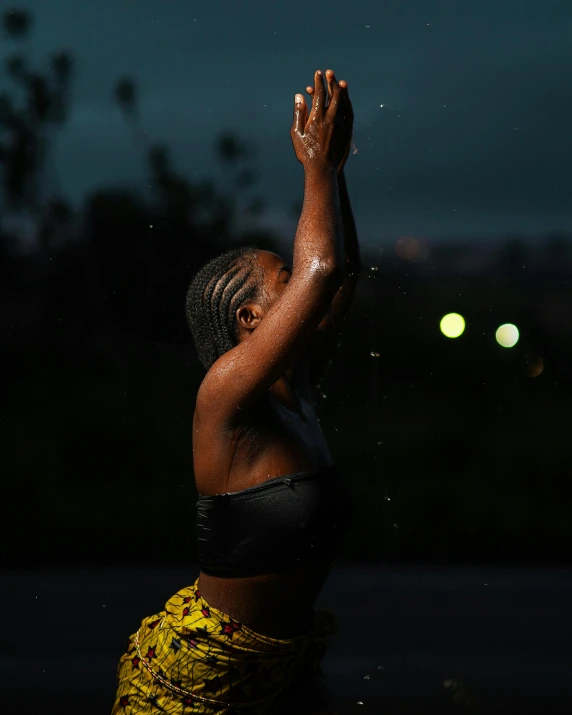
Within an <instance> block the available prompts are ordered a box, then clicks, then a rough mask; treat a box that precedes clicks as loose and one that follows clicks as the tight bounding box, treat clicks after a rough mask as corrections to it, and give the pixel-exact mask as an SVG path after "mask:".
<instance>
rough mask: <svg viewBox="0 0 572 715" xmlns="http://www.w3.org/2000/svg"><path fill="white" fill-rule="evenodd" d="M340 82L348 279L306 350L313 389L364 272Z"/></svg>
mask: <svg viewBox="0 0 572 715" xmlns="http://www.w3.org/2000/svg"><path fill="white" fill-rule="evenodd" d="M333 80H334V73H333V72H332V71H331V70H328V71H327V72H326V83H327V86H328V94H329V96H330V97H331V96H332V82H333ZM339 84H340V87H341V88H342V93H341V99H340V101H341V102H342V107H341V108H340V109H341V111H339V112H338V114H337V115H336V121H337V122H338V123H339V127H338V134H337V136H338V137H339V141H340V143H341V144H342V146H343V149H342V151H343V158H342V161H341V162H340V165H339V167H338V195H339V201H340V210H341V218H342V230H343V234H344V238H343V241H344V252H345V260H344V264H345V279H344V281H343V283H342V285H341V286H340V287H339V289H338V291H337V293H336V295H335V296H334V298H333V300H332V305H331V308H330V311H329V313H328V318H329V319H328V324H327V327H326V328H325V329H324V330H320V331H319V333H318V334H317V335H316V340H315V341H314V342H313V344H312V345H311V346H310V349H309V351H308V353H307V358H308V359H307V362H306V368H307V371H306V370H304V371H303V373H304V375H305V377H304V378H302V379H303V382H304V383H305V384H306V386H307V388H309V389H310V390H311V392H316V391H319V390H320V387H321V383H322V381H323V379H324V377H325V376H326V374H327V373H328V371H329V369H330V367H331V365H332V363H333V361H334V353H335V351H336V347H337V345H338V340H339V335H340V330H341V328H342V325H343V323H344V322H345V319H346V318H347V315H348V313H349V309H350V306H351V303H352V299H353V297H354V293H355V290H356V286H357V283H358V280H359V277H360V274H361V257H360V250H359V242H358V236H357V231H356V225H355V221H354V216H353V212H352V207H351V203H350V197H349V194H348V187H347V184H346V177H345V174H344V166H345V164H346V161H347V159H348V156H349V154H350V149H351V144H352V134H353V120H354V113H353V107H352V103H351V101H350V98H349V93H348V85H347V82H345V81H344V80H341V82H340V83H339ZM306 91H307V92H308V94H309V95H310V96H312V95H313V94H314V88H313V87H306Z"/></svg>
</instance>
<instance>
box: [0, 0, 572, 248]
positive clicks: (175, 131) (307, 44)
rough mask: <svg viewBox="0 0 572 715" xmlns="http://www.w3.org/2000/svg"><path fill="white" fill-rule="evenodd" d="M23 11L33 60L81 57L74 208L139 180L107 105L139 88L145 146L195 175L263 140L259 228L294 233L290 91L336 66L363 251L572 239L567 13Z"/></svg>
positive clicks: (70, 158)
mask: <svg viewBox="0 0 572 715" xmlns="http://www.w3.org/2000/svg"><path fill="white" fill-rule="evenodd" d="M13 5H14V6H16V7H18V8H22V9H28V10H30V11H31V12H32V13H33V15H34V18H35V23H34V26H33V29H32V35H31V41H30V48H31V50H32V55H33V57H34V59H35V61H36V62H38V63H42V65H43V66H45V58H47V56H48V55H49V54H50V53H51V52H53V51H55V50H59V49H69V50H71V52H72V53H73V54H74V56H75V58H76V61H77V74H76V77H75V82H74V101H73V111H72V116H71V117H70V121H69V123H68V124H67V126H66V127H64V129H63V131H62V132H61V134H60V135H59V137H58V140H57V152H56V154H55V157H54V162H53V165H52V173H51V174H50V176H51V177H52V178H51V180H52V181H54V184H55V182H56V178H55V177H56V175H57V177H59V179H58V181H59V183H60V185H61V186H62V188H63V190H64V191H65V193H66V194H67V195H68V196H69V197H70V198H72V199H73V200H74V201H76V202H77V201H79V200H80V199H81V198H82V196H84V195H85V193H86V192H87V191H88V190H90V189H93V188H95V187H97V186H99V185H109V184H116V185H117V184H129V185H137V184H140V185H144V184H145V183H146V182H145V174H144V162H143V158H142V157H141V155H138V154H137V152H136V150H135V148H134V144H133V141H132V138H131V135H130V132H129V129H128V127H127V126H126V124H125V121H124V119H123V117H122V115H121V112H120V111H119V109H118V108H117V106H116V105H115V104H114V102H113V99H112V89H113V86H114V84H115V82H116V80H117V79H118V78H119V77H120V76H124V75H129V76H132V77H133V78H134V79H136V80H137V82H138V84H139V86H140V90H141V122H142V125H143V128H144V130H145V131H146V132H147V134H148V137H149V141H150V142H157V141H166V142H167V143H168V144H169V145H170V146H171V147H172V150H173V157H174V158H175V166H176V168H177V169H179V170H181V171H182V172H183V173H184V174H186V175H188V176H190V177H193V178H199V177H201V176H209V175H215V174H216V172H217V171H218V168H217V166H218V165H217V161H216V158H215V154H214V151H213V140H214V138H215V136H216V135H217V134H219V133H220V132H221V131H224V130H230V131H233V132H236V133H237V134H238V135H239V136H240V137H242V138H243V139H245V140H248V141H252V142H254V143H255V144H256V145H257V147H258V166H259V169H260V171H261V189H260V193H261V194H262V195H263V196H264V198H265V199H266V200H267V201H268V205H269V210H268V212H267V216H266V219H265V220H266V222H267V223H268V224H269V225H271V226H273V227H275V228H277V229H278V230H280V231H281V232H282V233H285V234H287V233H289V232H291V231H293V230H294V228H295V220H294V219H293V218H292V216H291V209H290V207H291V205H292V203H293V202H294V201H295V200H297V199H299V198H301V191H302V180H303V175H302V168H301V166H300V165H299V164H298V163H297V161H296V159H295V157H294V152H293V149H292V146H291V142H290V137H289V131H290V127H291V123H292V112H293V99H294V94H295V93H296V92H301V91H303V90H304V88H305V86H306V85H307V84H308V83H310V82H311V81H312V76H313V72H314V70H315V69H317V68H321V69H323V70H326V69H327V68H329V67H332V68H333V69H335V70H336V72H337V75H338V78H339V79H346V80H347V81H348V83H349V88H350V96H351V97H352V99H353V102H354V110H355V116H356V126H355V134H354V139H355V144H356V147H357V150H358V151H357V154H355V155H354V156H351V157H350V160H349V162H348V166H347V174H348V182H349V186H350V192H351V195H352V200H353V204H354V210H355V214H356V219H357V222H358V227H359V229H360V232H361V235H362V240H363V241H364V242H365V243H368V244H370V245H379V244H380V243H385V242H388V241H394V240H395V238H396V237H397V236H400V235H402V234H409V233H414V234H423V235H426V236H433V237H459V238H461V239H462V238H467V237H471V236H479V237H487V236H489V237H490V236H495V235H499V234H505V233H508V232H521V233H523V234H524V235H527V236H535V235H540V234H543V233H546V232H547V231H551V230H563V231H571V230H572V202H571V200H570V199H571V196H572V171H571V169H570V166H571V160H572V3H570V1H569V0H562V1H560V2H558V1H556V0H543V2H538V0H519V1H518V2H517V1H514V0H439V1H436V0H435V1H433V2H430V1H427V0H402V1H399V2H398V1H397V0H385V1H384V2H341V0H332V1H331V2H329V3H309V2H296V1H294V0H292V1H291V2H283V1H279V2H269V1H268V0H266V1H265V2H262V0H246V2H241V3H235V2H230V1H228V0H227V1H226V2H223V1H222V0H209V1H208V2H202V3H197V2H193V1H191V0H107V2H104V0H91V1H90V2H87V3H80V2H77V0H58V2H45V0H30V1H29V2H25V3H17V2H15V3H13ZM9 49H11V48H10V46H5V50H3V52H4V51H6V50H9ZM1 83H2V85H5V83H6V79H5V77H3V78H2V80H1ZM381 105H383V106H381ZM221 188H224V179H223V180H222V182H221Z"/></svg>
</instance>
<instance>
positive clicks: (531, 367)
mask: <svg viewBox="0 0 572 715" xmlns="http://www.w3.org/2000/svg"><path fill="white" fill-rule="evenodd" d="M522 369H523V370H524V373H525V375H528V377H538V376H539V375H540V374H541V372H542V371H543V370H544V360H543V359H542V356H541V355H535V354H534V353H527V354H526V355H525V356H524V358H523V359H522Z"/></svg>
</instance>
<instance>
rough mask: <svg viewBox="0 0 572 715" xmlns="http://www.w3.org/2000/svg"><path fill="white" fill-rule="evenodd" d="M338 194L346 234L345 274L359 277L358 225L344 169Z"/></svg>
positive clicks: (339, 181)
mask: <svg viewBox="0 0 572 715" xmlns="http://www.w3.org/2000/svg"><path fill="white" fill-rule="evenodd" d="M338 192H339V197H340V210H341V216H342V226H343V233H344V251H345V261H344V266H345V273H346V275H347V276H350V275H356V276H357V275H359V274H360V272H361V256H360V250H359V242H358V236H357V230H356V225H355V221H354V216H353V212H352V207H351V203H350V197H349V194H348V187H347V184H346V177H345V174H344V172H343V169H342V171H340V173H339V174H338Z"/></svg>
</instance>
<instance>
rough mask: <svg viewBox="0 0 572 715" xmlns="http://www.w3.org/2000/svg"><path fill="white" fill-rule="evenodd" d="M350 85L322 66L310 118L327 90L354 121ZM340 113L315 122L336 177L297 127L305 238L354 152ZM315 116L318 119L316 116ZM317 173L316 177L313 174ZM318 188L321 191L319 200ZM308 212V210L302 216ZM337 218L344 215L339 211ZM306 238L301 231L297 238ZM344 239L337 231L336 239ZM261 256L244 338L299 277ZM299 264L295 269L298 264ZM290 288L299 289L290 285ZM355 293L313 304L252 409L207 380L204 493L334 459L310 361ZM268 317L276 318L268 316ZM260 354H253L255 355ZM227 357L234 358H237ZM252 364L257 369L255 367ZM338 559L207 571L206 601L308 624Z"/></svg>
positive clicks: (275, 626)
mask: <svg viewBox="0 0 572 715" xmlns="http://www.w3.org/2000/svg"><path fill="white" fill-rule="evenodd" d="M346 90H347V83H345V82H343V81H341V82H339V83H337V81H336V79H335V76H334V73H333V71H332V70H328V71H327V72H326V76H325V81H324V78H323V77H322V73H321V72H319V71H318V72H317V73H316V74H315V86H314V88H311V87H310V88H308V90H307V91H308V94H310V95H311V96H312V98H313V102H314V103H313V107H312V114H311V115H310V117H311V116H313V115H314V111H315V110H316V108H317V107H318V109H319V111H321V112H322V113H324V112H326V111H327V107H326V105H325V102H326V93H327V95H328V96H329V98H330V104H331V105H333V107H334V109H335V106H336V105H339V106H340V107H344V112H345V115H344V116H346V117H347V116H349V115H350V114H351V118H350V120H348V121H350V122H353V113H351V104H350V103H349V98H347V91H346ZM299 97H301V95H297V96H296V111H295V121H296V122H298V123H300V121H301V125H302V126H304V125H305V124H306V122H307V121H308V113H307V109H306V106H305V103H304V106H303V107H302V106H301V104H300V101H299ZM344 102H345V104H344ZM328 106H330V105H328ZM334 114H335V112H334ZM336 122H337V123H336V127H337V129H334V130H333V131H334V134H333V139H332V138H331V137H332V134H331V131H330V135H329V138H328V136H326V132H327V131H328V129H327V127H326V129H324V128H323V127H324V125H322V128H321V129H320V123H319V122H317V124H316V126H317V127H318V129H317V130H316V132H317V133H316V132H315V134H314V136H315V137H317V138H318V139H319V140H320V141H321V145H320V146H321V147H322V148H324V147H326V148H327V147H328V146H329V147H330V149H328V152H329V153H328V155H327V161H328V162H330V164H333V171H334V178H333V179H332V178H331V177H330V176H326V174H327V173H328V169H326V170H324V165H323V162H324V161H325V160H324V159H323V156H325V152H324V153H323V154H321V155H318V156H317V157H315V158H314V159H313V160H312V161H310V160H308V159H307V157H306V155H305V154H304V151H305V148H304V145H303V142H302V141H301V140H300V141H298V139H299V137H300V136H301V135H300V134H297V135H296V134H295V133H294V132H293V133H292V134H294V138H293V142H294V148H295V151H296V155H297V158H298V159H299V160H300V161H301V162H302V163H303V164H304V168H305V170H306V179H307V182H308V181H311V182H313V186H315V187H316V193H312V194H311V196H312V200H311V201H310V202H309V204H310V205H309V208H307V209H305V211H306V212H307V214H306V215H307V216H309V218H306V223H307V225H308V226H309V229H308V233H307V235H308V238H307V239H306V238H304V240H307V241H308V242H311V241H313V240H314V238H315V237H319V236H320V234H321V233H323V229H322V224H323V222H324V215H325V214H324V213H321V214H320V213H319V211H318V209H317V206H319V205H321V204H320V201H322V204H323V200H322V192H325V194H327V193H328V191H330V188H329V187H330V186H333V185H334V184H332V182H334V183H335V173H336V168H337V167H338V166H339V167H340V168H339V169H338V171H340V170H341V168H342V167H343V164H344V162H345V160H346V158H347V155H348V152H349V141H350V139H351V126H349V130H348V127H347V126H345V125H344V124H343V122H342V121H341V120H336ZM308 124H311V120H310V121H309V122H308ZM346 124H347V121H346ZM306 126H308V125H306ZM331 126H332V125H330V127H331ZM319 131H322V132H323V133H322V135H319ZM294 139H296V140H297V141H298V144H296V141H294ZM328 142H329V143H328ZM318 154H319V152H318ZM312 162H313V163H312ZM316 167H317V168H316ZM310 174H311V178H310V179H308V176H309V175H310ZM325 194H324V195H325ZM314 196H316V197H317V199H316V203H315V202H314V199H313V197H314ZM331 206H332V210H334V209H335V210H336V211H339V205H338V207H337V208H336V206H335V203H334V204H331ZM326 215H327V214H326ZM302 218H304V212H303V216H302V217H301V222H302ZM333 221H334V219H332V222H333ZM337 222H338V224H339V223H340V221H339V216H338V219H337ZM299 240H300V239H299V238H298V236H297V238H296V244H297V242H298V241H299ZM320 240H321V239H320ZM338 240H339V239H338V238H336V241H338ZM297 245H299V244H297ZM295 255H296V245H295ZM299 255H300V254H299ZM256 262H257V267H258V269H259V280H261V281H262V284H263V294H262V296H261V297H260V298H259V300H258V301H250V302H248V303H246V304H245V305H243V306H241V307H240V308H239V309H238V311H237V313H236V319H237V324H238V337H239V346H242V344H243V343H244V342H245V341H248V340H250V339H251V338H252V336H253V335H254V333H255V331H256V328H257V327H258V326H260V325H261V324H262V322H263V320H264V317H265V315H266V314H267V313H268V311H269V309H270V308H271V306H272V305H274V304H275V303H276V301H277V300H279V298H280V297H281V296H282V295H283V294H284V291H286V289H287V286H288V283H289V282H290V280H293V279H292V272H291V268H292V267H288V264H287V262H286V261H284V259H283V258H282V257H280V256H278V255H277V254H275V253H272V252H270V251H262V250H261V251H258V253H257V256H256ZM293 268H294V270H297V269H296V266H294V267H293ZM299 270H300V271H302V269H299ZM300 276H302V273H301V274H300ZM305 280H306V279H305V278H304V277H300V278H299V282H300V283H302V282H303V281H305ZM328 280H329V279H328ZM332 285H334V284H332ZM348 285H349V286H350V287H349V288H348ZM291 290H294V287H293V286H292V288H291ZM297 290H298V289H297ZM320 290H321V289H320ZM332 290H334V289H332ZM312 291H314V292H312ZM334 293H335V290H334ZM334 293H332V295H334ZM352 294H353V286H352V285H351V281H349V282H348V281H346V283H345V290H343V289H342V288H340V289H339V290H338V293H337V294H336V295H335V299H334V300H333V302H332V301H331V299H330V304H326V303H324V302H317V303H315V304H314V305H324V311H323V312H324V313H325V314H324V316H323V318H322V319H321V321H320V322H319V324H318V325H317V328H316V329H315V330H314V332H313V333H312V334H310V337H309V338H307V343H306V345H305V348H304V350H303V351H302V353H301V354H300V355H299V357H298V358H297V359H296V360H295V361H293V362H292V363H291V364H288V365H286V366H285V369H284V370H283V373H282V375H281V376H280V377H279V378H278V379H277V380H276V381H275V382H274V383H273V384H271V385H270V386H269V387H268V389H267V390H266V391H265V392H262V393H261V394H259V396H258V397H257V398H256V401H255V402H254V403H252V404H250V406H249V407H248V408H247V409H240V411H239V412H237V413H235V414H234V416H233V419H232V421H230V420H226V421H219V422H217V421H216V419H214V418H213V417H212V416H211V413H212V410H211V409H210V408H209V405H212V404H213V400H217V395H218V396H220V394H221V393H220V390H219V391H218V393H217V389H216V385H215V387H214V388H212V387H211V388H210V390H211V391H210V397H211V398H212V399H211V400H210V402H209V400H205V401H204V402H203V403H202V404H203V408H202V410H201V409H200V408H199V399H198V398H197V407H196V409H195V415H194V420H193V455H194V466H195V469H194V471H195V481H196V485H197V491H198V493H199V494H201V495H213V494H221V493H225V492H234V491H240V490H242V489H245V488H247V487H250V486H254V485H256V484H260V483H262V482H264V481H266V480H268V479H271V478H273V477H277V476H280V475H283V474H289V473H293V472H298V471H304V470H313V469H318V468H321V467H324V466H327V465H330V464H332V457H331V454H330V451H329V448H328V445H327V442H326V439H325V437H324V435H323V433H322V430H321V428H320V424H319V422H318V418H317V415H316V411H315V408H314V404H313V398H314V396H315V395H314V394H313V389H314V388H313V387H312V380H311V372H310V370H311V367H310V366H311V363H312V360H313V356H314V355H315V353H316V351H317V350H319V349H321V348H320V347H319V346H323V345H324V344H326V345H327V344H328V342H327V340H326V341H324V337H325V336H329V335H331V334H332V331H333V318H332V305H335V306H336V314H337V313H340V312H341V308H340V306H342V305H343V306H344V308H343V309H344V310H345V309H346V304H347V303H349V299H350V298H351V295H352ZM301 295H302V294H301V293H300V296H301ZM319 295H320V293H319V290H318V289H317V288H315V287H312V286H310V284H308V293H307V296H308V298H306V297H304V299H303V300H300V301H299V302H298V303H295V300H293V303H294V304H295V305H297V306H298V308H297V309H296V311H297V312H296V315H299V314H302V313H303V311H304V310H306V311H307V310H308V308H307V306H308V305H310V306H311V305H312V299H314V300H318V301H319V300H320V298H319ZM324 295H325V294H324ZM313 296H314V298H312V297H313ZM281 310H282V309H281ZM285 310H286V308H285ZM298 311H299V312H298ZM314 313H315V311H314ZM317 319H318V316H317V315H316V320H317ZM269 320H270V319H269ZM313 324H315V323H313ZM268 325H271V323H270V322H269V323H268ZM260 335H262V333H260ZM237 349H238V348H237ZM232 352H233V351H230V353H232ZM230 353H227V356H230ZM223 358H224V356H223ZM256 359H257V358H256V355H254V357H253V362H255V360H256ZM228 364H230V365H231V367H232V360H231V359H229V361H228ZM225 365H227V363H225ZM247 369H248V370H250V366H248V368H247ZM261 372H264V371H263V370H261ZM235 374H236V373H235ZM240 374H241V371H240V370H239V371H238V377H237V378H236V379H238V380H240ZM207 377H208V376H207ZM272 379H274V378H272ZM261 384H263V383H261ZM228 385H230V386H231V387H232V382H231V383H227V386H228ZM221 399H222V398H221ZM240 404H242V402H240ZM331 567H332V563H331V562H330V561H328V562H322V563H318V564H316V563H314V564H311V565H303V566H300V567H299V568H296V569H294V570H291V571H289V572H287V573H268V574H264V575H259V576H249V577H244V578H236V577H233V578H221V577H218V576H212V575H209V574H206V573H204V572H202V571H201V573H200V577H199V588H200V591H201V594H202V596H203V597H204V598H205V599H206V601H207V602H208V603H210V604H211V605H212V606H213V607H214V608H217V609H219V610H221V611H223V612H224V613H226V614H228V615H229V616H231V617H232V618H234V619H235V620H237V621H238V622H241V623H244V624H245V625H246V626H248V627H250V628H252V629H253V630H255V631H257V632H259V633H262V634H265V635H268V636H270V637H275V638H291V637H295V636H297V635H300V634H301V633H303V632H304V631H306V630H307V629H308V627H309V625H310V623H311V616H312V609H313V606H314V603H315V601H316V599H317V597H318V595H319V593H320V591H321V589H322V587H323V585H324V582H325V581H326V579H327V576H328V574H329V572H330V570H331Z"/></svg>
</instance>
